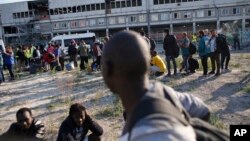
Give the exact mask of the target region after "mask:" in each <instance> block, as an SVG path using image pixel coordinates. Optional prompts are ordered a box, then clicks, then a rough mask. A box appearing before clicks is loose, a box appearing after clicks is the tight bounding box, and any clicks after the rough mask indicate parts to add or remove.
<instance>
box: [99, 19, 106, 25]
mask: <svg viewBox="0 0 250 141" xmlns="http://www.w3.org/2000/svg"><path fill="white" fill-rule="evenodd" d="M97 24H98V25H104V24H105V19H104V18H99V19H98V23H97Z"/></svg>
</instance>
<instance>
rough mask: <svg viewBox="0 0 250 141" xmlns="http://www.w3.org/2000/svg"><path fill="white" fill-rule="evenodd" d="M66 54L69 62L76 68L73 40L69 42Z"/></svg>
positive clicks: (75, 50) (75, 52)
mask: <svg viewBox="0 0 250 141" xmlns="http://www.w3.org/2000/svg"><path fill="white" fill-rule="evenodd" d="M68 54H69V62H74V66H75V67H76V68H77V67H78V64H77V44H76V41H75V40H73V39H72V40H71V42H70V45H69V49H68Z"/></svg>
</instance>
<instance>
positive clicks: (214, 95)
mask: <svg viewBox="0 0 250 141" xmlns="http://www.w3.org/2000/svg"><path fill="white" fill-rule="evenodd" d="M249 66H250V48H247V49H244V50H241V51H232V56H231V61H230V67H229V69H230V70H231V71H229V72H223V73H222V74H221V75H220V76H219V77H215V76H212V75H210V76H207V77H202V71H201V69H200V70H199V71H197V72H196V73H195V74H192V75H188V76H183V75H182V74H179V75H177V76H173V77H158V78H152V79H156V80H159V81H161V82H162V83H164V84H166V85H169V86H171V87H174V88H175V89H176V90H178V91H181V92H186V93H189V94H192V95H195V96H197V97H199V98H201V99H202V100H203V101H204V102H205V103H206V104H208V105H209V106H210V108H211V110H212V113H213V116H212V120H213V124H214V125H216V126H217V127H218V128H224V129H226V130H228V127H229V125H230V124H250V67H249ZM200 68H201V66H200ZM74 102H80V103H83V104H84V105H85V106H86V107H87V111H88V113H89V114H90V115H91V116H92V117H93V118H94V119H96V120H97V121H98V122H99V123H100V124H101V125H102V126H103V128H104V131H105V134H104V140H105V141H113V140H116V139H117V137H118V136H119V135H120V131H121V128H122V126H123V125H124V121H123V119H122V115H121V113H122V110H123V109H122V106H121V104H120V102H119V100H118V99H117V97H116V96H114V95H113V94H112V93H111V92H110V91H109V90H108V89H107V88H106V87H105V85H104V83H103V80H102V77H101V74H100V72H97V73H91V74H89V73H86V72H80V71H77V70H75V71H72V72H58V73H54V72H47V73H38V74H36V75H29V74H27V73H22V74H19V75H18V76H17V80H15V81H14V82H6V83H3V84H1V85H0V125H1V127H0V134H2V133H3V132H5V131H6V130H7V129H8V127H9V125H10V124H11V123H12V122H15V112H16V111H17V110H18V109H19V108H21V107H29V108H32V111H33V115H34V116H35V117H36V118H39V119H41V120H42V121H43V122H44V123H45V124H46V127H47V131H48V134H49V138H50V140H56V136H57V132H58V128H59V126H60V124H61V122H62V121H63V119H64V118H65V117H66V116H67V115H68V109H69V106H70V105H71V104H72V103H74Z"/></svg>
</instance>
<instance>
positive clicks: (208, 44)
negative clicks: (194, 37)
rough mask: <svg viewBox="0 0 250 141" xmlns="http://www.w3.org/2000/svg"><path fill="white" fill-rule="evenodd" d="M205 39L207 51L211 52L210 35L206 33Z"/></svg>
mask: <svg viewBox="0 0 250 141" xmlns="http://www.w3.org/2000/svg"><path fill="white" fill-rule="evenodd" d="M204 40H205V45H206V51H207V53H210V52H211V49H210V43H209V40H210V37H209V36H207V35H205V36H204Z"/></svg>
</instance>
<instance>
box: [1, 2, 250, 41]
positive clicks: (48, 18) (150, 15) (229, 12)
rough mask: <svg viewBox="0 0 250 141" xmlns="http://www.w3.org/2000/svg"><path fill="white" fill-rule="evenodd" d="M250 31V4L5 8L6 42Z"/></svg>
mask: <svg viewBox="0 0 250 141" xmlns="http://www.w3.org/2000/svg"><path fill="white" fill-rule="evenodd" d="M225 24H226V25H229V28H231V29H230V30H237V31H246V30H249V28H250V0H39V1H27V2H18V3H10V4H2V5H0V26H1V29H0V34H1V37H2V38H4V39H5V41H6V42H9V43H12V42H20V43H22V42H26V41H34V40H37V39H38V38H39V39H41V40H46V39H49V38H51V37H52V36H54V35H57V34H74V33H83V32H88V31H92V32H95V33H96V34H97V35H99V36H105V35H106V34H113V33H115V32H117V31H120V30H136V31H139V30H141V29H143V30H145V31H146V32H147V33H149V34H152V35H156V34H158V33H159V34H160V33H162V32H163V29H164V28H169V29H170V31H171V32H173V33H176V32H188V33H195V32H197V31H198V30H201V29H217V30H219V29H221V28H223V26H224V25H225ZM21 40H22V41H21Z"/></svg>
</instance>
